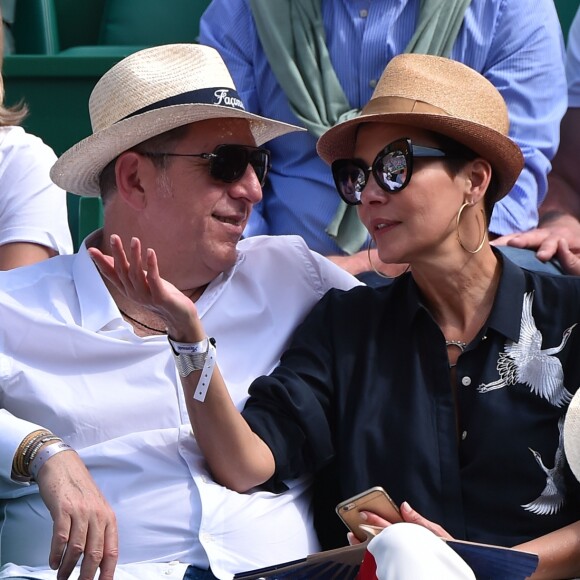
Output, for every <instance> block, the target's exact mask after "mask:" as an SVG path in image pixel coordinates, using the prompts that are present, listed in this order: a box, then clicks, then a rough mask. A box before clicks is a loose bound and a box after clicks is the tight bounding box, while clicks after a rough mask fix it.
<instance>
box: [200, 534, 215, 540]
mask: <svg viewBox="0 0 580 580" xmlns="http://www.w3.org/2000/svg"><path fill="white" fill-rule="evenodd" d="M199 539H200V540H201V541H202V542H213V538H212V535H211V534H208V533H207V532H202V533H201V534H199Z"/></svg>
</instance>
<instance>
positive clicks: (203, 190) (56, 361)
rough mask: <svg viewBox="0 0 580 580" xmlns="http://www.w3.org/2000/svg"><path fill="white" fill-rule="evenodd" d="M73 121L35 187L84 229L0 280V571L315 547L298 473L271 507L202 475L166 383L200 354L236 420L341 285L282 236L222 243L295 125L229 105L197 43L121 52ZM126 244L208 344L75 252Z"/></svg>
mask: <svg viewBox="0 0 580 580" xmlns="http://www.w3.org/2000/svg"><path fill="white" fill-rule="evenodd" d="M89 109H90V117H91V125H92V127H93V128H94V129H93V131H94V132H93V134H92V135H90V136H89V137H87V138H86V139H84V140H82V141H81V142H79V143H77V144H76V145H75V146H73V147H72V148H71V149H69V150H68V151H66V152H65V153H64V154H63V155H62V156H61V157H60V158H59V160H58V161H57V162H56V164H55V165H54V166H53V168H52V171H51V175H52V178H53V179H54V181H55V182H56V183H58V184H59V185H60V186H61V187H63V189H66V190H67V191H71V192H76V193H78V194H81V195H88V196H99V195H100V196H101V197H102V200H103V205H104V227H103V229H102V230H98V231H96V232H94V233H93V234H91V235H90V236H89V237H88V238H87V239H86V240H85V241H84V243H83V244H82V246H81V248H80V249H79V251H78V253H76V254H74V255H72V256H57V257H55V258H53V259H51V260H47V261H45V262H43V263H39V264H35V265H32V266H29V267H27V268H17V269H15V270H11V271H10V272H2V273H0V320H1V321H2V323H1V324H0V513H1V514H2V525H1V526H0V566H1V567H0V578H2V579H5V578H22V577H24V578H27V579H30V578H36V579H42V580H54V579H55V578H58V580H64V579H65V578H69V577H72V578H79V577H80V578H82V579H83V580H88V579H92V578H94V577H95V578H96V577H97V576H98V578H99V579H100V580H112V579H113V578H115V579H116V580H158V579H159V578H173V579H175V580H212V579H215V578H220V579H222V580H230V579H231V577H232V576H233V574H235V573H236V572H241V571H244V570H248V569H253V568H256V567H261V566H267V565H270V564H275V563H277V562H279V561H284V560H293V559H297V558H301V557H304V556H306V555H307V554H308V553H310V552H315V551H317V549H318V548H319V544H318V540H317V538H316V534H315V532H314V529H313V526H312V514H311V508H310V493H309V478H307V477H306V478H298V479H295V480H288V481H287V482H286V484H285V485H286V488H287V492H286V493H284V494H280V495H278V494H274V493H270V492H266V491H259V490H256V493H247V494H246V493H244V494H238V493H235V492H233V491H230V490H228V489H226V488H225V487H222V486H220V485H217V484H216V483H214V482H213V481H212V478H211V476H210V473H209V471H208V470H207V468H206V464H205V461H204V459H203V456H202V455H201V452H200V450H199V447H198V445H197V443H196V441H195V437H194V436H193V435H192V432H191V427H190V424H189V419H188V417H187V410H186V401H185V399H184V397H183V393H182V390H181V385H180V379H179V376H180V374H179V373H181V374H184V375H188V374H190V373H191V372H194V369H196V368H198V365H199V364H200V363H201V365H202V367H203V366H204V364H205V361H206V360H207V361H211V360H213V359H212V357H213V356H214V355H215V350H214V349H217V356H218V358H219V361H220V365H221V368H222V372H223V376H224V379H225V380H226V381H227V382H228V388H229V389H230V392H231V396H232V397H233V399H234V400H235V401H236V404H237V405H239V407H240V408H241V407H242V405H243V403H244V401H245V399H246V398H247V396H248V394H247V387H248V384H249V382H250V381H251V379H252V378H253V377H255V376H258V375H260V374H262V373H265V372H269V371H270V370H271V369H272V368H274V366H275V365H276V364H277V362H278V361H279V358H280V355H281V353H282V352H283V350H284V348H285V347H286V346H287V344H288V341H289V337H290V336H291V334H292V332H293V331H294V329H295V328H296V326H297V325H298V324H299V323H300V322H301V321H302V319H303V318H304V316H305V315H306V313H307V312H308V311H309V310H310V309H311V308H312V306H313V305H314V304H315V303H316V302H317V301H318V300H319V299H320V298H321V297H322V296H323V295H324V293H325V292H326V291H327V290H329V289H330V288H333V287H338V288H344V289H346V288H351V287H353V286H355V285H359V284H360V282H358V281H357V280H356V278H354V277H352V276H351V275H349V274H347V273H346V272H345V271H344V270H342V269H341V268H339V267H338V266H336V265H335V264H333V263H332V262H330V261H329V260H326V259H325V258H323V257H322V256H320V255H318V254H315V253H314V252H311V251H310V250H309V249H308V247H307V246H306V244H305V243H304V241H303V240H301V239H300V238H299V237H298V236H283V237H272V238H267V237H256V238H252V239H248V240H242V241H241V242H240V238H241V236H242V231H243V229H244V226H245V224H246V222H247V221H248V219H249V216H250V213H251V211H252V207H253V205H254V204H256V203H257V202H259V201H260V199H261V194H262V193H261V184H263V183H264V182H265V181H266V179H267V174H268V169H269V167H270V155H269V152H268V150H267V149H266V148H265V147H264V146H263V145H264V143H266V142H267V141H270V140H271V139H273V138H275V137H279V136H281V135H285V134H286V133H288V132H291V131H295V130H300V129H299V128H298V127H295V126H292V125H287V124H285V123H280V122H276V121H272V120H269V119H266V118H263V117H259V116H257V115H252V114H250V113H248V112H246V111H245V110H244V107H243V103H242V101H241V100H240V98H239V96H238V94H237V92H236V89H235V85H234V84H233V82H232V79H231V76H230V75H229V73H228V71H227V68H226V66H225V64H224V62H223V60H222V59H221V58H220V56H219V54H218V53H217V52H216V51H215V50H214V49H212V48H210V47H206V46H201V45H196V44H177V45H167V46H159V47H154V48H150V49H146V50H143V51H139V52H136V53H134V54H132V55H130V56H128V57H127V58H125V59H123V60H122V61H120V62H119V63H118V64H116V65H115V66H114V67H113V68H111V69H110V70H109V71H108V72H106V73H105V74H104V76H103V77H102V78H101V79H100V80H99V82H98V83H97V84H96V86H95V88H94V90H93V92H92V93H91V97H90V101H89ZM139 239H140V240H142V241H143V244H144V249H143V258H144V259H145V258H146V256H147V255H148V254H147V252H146V250H145V248H154V249H155V251H156V252H157V255H158V256H159V258H160V259H161V260H162V261H163V267H162V269H161V272H162V273H163V275H164V276H165V278H166V279H167V280H168V283H169V282H170V283H171V284H172V285H173V286H172V288H173V289H174V290H173V291H174V292H179V293H180V294H181V296H182V297H183V299H184V300H187V301H190V302H191V303H192V304H193V303H194V302H195V304H196V309H197V312H199V313H200V315H201V316H202V318H203V320H204V323H205V324H206V327H207V328H208V331H209V332H211V333H212V337H215V340H216V341H217V343H216V346H214V344H213V342H211V343H210V342H209V341H206V343H205V344H204V345H200V348H199V349H197V352H193V351H192V350H191V349H188V347H186V351H187V352H184V351H183V350H181V348H182V347H181V345H180V344H179V341H180V339H181V337H180V336H179V335H178V334H176V333H174V331H173V327H174V324H176V323H177V321H175V322H173V323H169V324H167V321H166V320H165V319H164V318H163V313H162V312H161V311H160V312H157V313H155V312H151V311H150V310H149V309H147V308H145V307H144V306H140V305H138V304H135V303H134V302H132V301H130V300H128V299H127V298H126V297H125V296H123V295H122V294H121V293H120V292H119V291H118V290H117V289H116V288H115V287H114V285H112V284H111V283H109V282H108V280H106V279H103V278H102V277H101V276H100V275H99V272H98V270H97V268H96V267H95V265H94V263H93V261H92V259H91V254H90V253H89V252H90V251H92V250H97V249H98V250H100V252H102V253H103V254H105V255H109V254H111V253H114V252H115V251H116V248H117V247H118V246H119V245H120V244H124V245H125V246H127V247H129V246H130V247H131V248H132V254H131V256H132V259H135V256H136V253H140V252H141V249H140V245H139V242H138V240H139ZM238 242H239V243H238ZM177 289H179V290H177ZM168 333H169V335H168ZM169 337H170V338H171V341H170V340H168V338H169ZM210 346H211V352H210V356H209V357H208V351H209V349H210ZM212 353H213V354H212ZM192 357H193V358H192ZM174 360H177V361H180V362H181V361H189V363H190V364H189V365H188V364H185V366H181V367H180V370H179V371H178V370H177V368H176V366H175V363H174ZM192 361H195V363H193V366H191V363H192ZM196 374H197V372H196ZM49 564H50V567H49Z"/></svg>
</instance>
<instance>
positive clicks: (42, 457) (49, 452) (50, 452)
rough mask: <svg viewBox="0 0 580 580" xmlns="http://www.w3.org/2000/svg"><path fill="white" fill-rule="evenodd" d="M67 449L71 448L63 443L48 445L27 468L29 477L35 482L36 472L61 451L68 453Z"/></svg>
mask: <svg viewBox="0 0 580 580" xmlns="http://www.w3.org/2000/svg"><path fill="white" fill-rule="evenodd" d="M69 449H72V447H71V446H70V445H69V444H68V443H65V442H64V441H59V442H58V443H51V444H50V445H47V446H46V447H45V448H44V449H42V450H41V451H40V452H39V453H38V455H37V456H36V457H35V458H34V461H33V462H32V463H31V464H30V467H29V468H28V471H29V473H30V477H32V479H33V480H35V481H36V478H37V477H38V472H39V471H40V470H41V469H42V466H43V465H44V464H45V463H46V462H47V461H48V460H49V459H50V458H51V457H53V456H54V455H56V454H57V453H60V452H61V451H68V450H69Z"/></svg>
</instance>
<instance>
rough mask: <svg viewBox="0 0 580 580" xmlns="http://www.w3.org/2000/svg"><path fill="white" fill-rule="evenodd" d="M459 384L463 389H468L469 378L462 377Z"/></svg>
mask: <svg viewBox="0 0 580 580" xmlns="http://www.w3.org/2000/svg"><path fill="white" fill-rule="evenodd" d="M461 384H462V385H463V386H464V387H469V385H471V378H470V377H463V378H462V379H461Z"/></svg>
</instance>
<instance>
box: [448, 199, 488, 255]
mask: <svg viewBox="0 0 580 580" xmlns="http://www.w3.org/2000/svg"><path fill="white" fill-rule="evenodd" d="M472 205H473V204H471V203H469V202H467V201H464V202H463V205H462V206H461V207H460V208H459V211H458V212H457V218H456V219H455V224H456V232H457V241H458V242H459V245H460V246H461V247H462V248H463V249H464V250H465V251H466V252H468V253H470V254H477V252H479V251H480V250H481V248H483V244H485V240H486V239H487V227H486V225H485V213H484V211H483V209H482V210H481V215H482V217H483V220H482V221H483V236H482V238H481V241H480V242H479V245H478V246H477V248H475V250H470V249H469V248H466V247H465V244H464V243H463V240H462V239H461V234H460V233H459V225H460V222H461V215H462V214H463V210H464V209H465V208H466V207H471V206H472Z"/></svg>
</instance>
